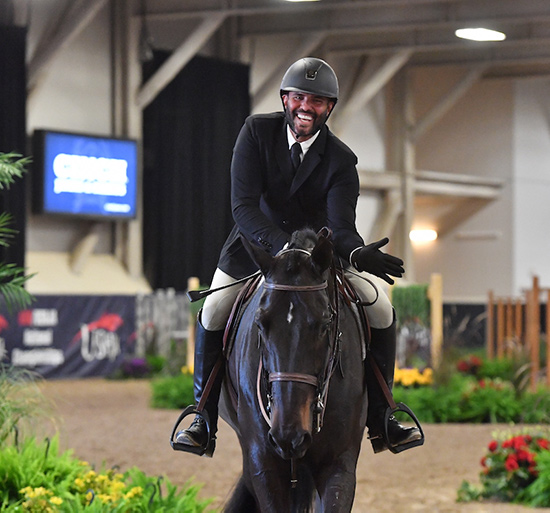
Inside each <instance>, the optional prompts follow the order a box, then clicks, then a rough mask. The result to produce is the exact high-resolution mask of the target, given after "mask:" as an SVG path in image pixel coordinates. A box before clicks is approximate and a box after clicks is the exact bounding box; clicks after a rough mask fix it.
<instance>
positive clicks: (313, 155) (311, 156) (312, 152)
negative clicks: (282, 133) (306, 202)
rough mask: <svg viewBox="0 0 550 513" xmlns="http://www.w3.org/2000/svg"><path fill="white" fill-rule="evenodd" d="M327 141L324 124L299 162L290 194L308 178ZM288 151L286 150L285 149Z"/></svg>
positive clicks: (319, 159)
mask: <svg viewBox="0 0 550 513" xmlns="http://www.w3.org/2000/svg"><path fill="white" fill-rule="evenodd" d="M326 141H327V127H326V125H324V126H323V127H322V128H321V133H320V134H319V137H317V139H316V140H315V142H314V143H313V144H312V145H311V148H309V150H308V151H307V153H306V156H305V157H304V160H303V161H302V163H301V164H300V167H299V168H298V170H297V171H296V175H295V176H294V180H293V181H292V186H291V188H290V194H291V195H292V194H295V193H296V191H297V190H298V189H299V188H300V187H301V186H302V185H303V183H304V182H305V181H306V180H307V179H308V178H309V175H311V173H312V172H313V170H314V169H315V168H316V167H317V166H318V165H319V162H321V157H322V156H323V153H324V151H325V144H326ZM287 152H288V150H287Z"/></svg>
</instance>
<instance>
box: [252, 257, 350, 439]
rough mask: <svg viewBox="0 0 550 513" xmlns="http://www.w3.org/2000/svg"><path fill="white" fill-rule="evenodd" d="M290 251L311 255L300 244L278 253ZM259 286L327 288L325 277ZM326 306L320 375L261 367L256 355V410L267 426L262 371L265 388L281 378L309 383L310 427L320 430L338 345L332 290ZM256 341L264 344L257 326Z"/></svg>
mask: <svg viewBox="0 0 550 513" xmlns="http://www.w3.org/2000/svg"><path fill="white" fill-rule="evenodd" d="M291 251H299V252H302V253H305V254H307V255H308V256H310V257H311V253H310V252H309V251H306V250H304V249H300V248H291V249H286V250H283V251H282V252H281V253H279V254H282V253H287V252H291ZM263 287H264V289H267V290H278V291H285V292H298V293H301V292H315V291H321V290H325V289H327V288H328V281H327V280H325V281H323V282H321V283H318V284H313V285H292V284H284V283H273V282H267V281H265V282H264V283H263ZM329 308H330V309H331V312H332V317H331V320H330V326H331V328H332V329H330V330H329V333H328V338H329V346H328V350H329V354H328V357H327V363H326V366H325V369H324V370H323V372H322V376H321V377H320V376H314V375H312V374H306V373H300V372H281V371H275V372H269V371H267V370H264V365H263V357H262V356H261V355H260V362H259V366H258V378H257V387H256V389H257V395H258V403H259V405H260V410H261V412H262V415H263V417H264V419H265V421H266V422H267V424H268V425H269V427H271V419H270V416H269V415H270V413H271V411H270V409H271V408H270V406H271V394H270V392H269V391H268V392H267V401H268V404H267V408H266V407H264V400H263V398H262V392H261V384H262V377H265V375H267V379H266V381H267V384H268V388H269V387H270V385H271V384H272V383H277V382H285V381H286V382H295V383H304V384H306V385H311V386H313V387H315V388H316V391H317V399H316V404H315V407H314V414H315V416H314V419H313V424H314V425H313V430H314V431H315V432H317V433H318V432H319V431H320V430H321V427H322V425H323V417H324V412H325V405H326V397H327V395H328V387H329V383H330V378H331V377H332V375H333V373H334V370H335V368H336V366H337V360H338V351H339V347H340V345H339V340H340V332H339V330H338V299H337V295H336V294H335V299H334V304H332V303H331V301H330V298H329ZM334 321H336V322H334ZM331 338H332V340H331ZM258 344H259V346H260V348H263V347H264V344H263V342H262V335H261V331H260V330H258Z"/></svg>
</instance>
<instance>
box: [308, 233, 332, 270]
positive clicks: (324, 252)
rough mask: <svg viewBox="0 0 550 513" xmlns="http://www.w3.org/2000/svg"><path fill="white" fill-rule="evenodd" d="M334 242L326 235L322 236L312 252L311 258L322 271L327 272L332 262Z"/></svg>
mask: <svg viewBox="0 0 550 513" xmlns="http://www.w3.org/2000/svg"><path fill="white" fill-rule="evenodd" d="M332 253H333V249H332V242H330V240H328V239H327V238H326V237H324V236H320V237H319V239H318V241H317V244H315V247H314V248H313V251H312V252H311V260H312V261H313V263H314V264H315V266H316V267H317V268H318V269H319V272H320V273H323V272H325V271H326V270H327V269H328V268H329V267H330V264H331V262H332Z"/></svg>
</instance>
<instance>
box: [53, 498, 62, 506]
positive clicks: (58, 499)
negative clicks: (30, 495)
mask: <svg viewBox="0 0 550 513" xmlns="http://www.w3.org/2000/svg"><path fill="white" fill-rule="evenodd" d="M50 502H51V503H52V504H55V505H56V506H60V505H61V504H63V499H62V498H61V497H52V498H51V499H50Z"/></svg>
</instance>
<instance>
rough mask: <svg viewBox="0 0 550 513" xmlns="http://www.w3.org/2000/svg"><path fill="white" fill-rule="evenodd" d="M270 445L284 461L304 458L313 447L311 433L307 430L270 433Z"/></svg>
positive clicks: (273, 431) (272, 431)
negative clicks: (311, 446)
mask: <svg viewBox="0 0 550 513" xmlns="http://www.w3.org/2000/svg"><path fill="white" fill-rule="evenodd" d="M267 436H268V439H269V443H270V444H271V447H273V449H274V450H275V452H276V453H277V454H278V455H279V456H280V457H281V458H283V459H284V460H291V459H294V458H298V459H299V458H302V457H303V456H304V455H305V454H306V452H307V450H308V449H309V447H310V445H311V440H312V436H311V431H308V430H306V429H292V430H284V431H283V430H276V429H275V430H274V429H273V428H271V429H270V431H269V433H268V435H267Z"/></svg>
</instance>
